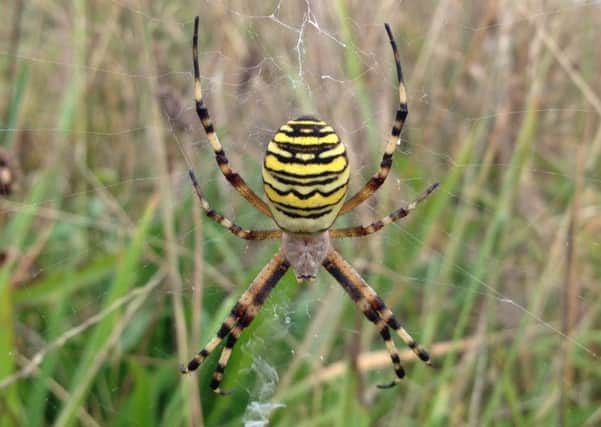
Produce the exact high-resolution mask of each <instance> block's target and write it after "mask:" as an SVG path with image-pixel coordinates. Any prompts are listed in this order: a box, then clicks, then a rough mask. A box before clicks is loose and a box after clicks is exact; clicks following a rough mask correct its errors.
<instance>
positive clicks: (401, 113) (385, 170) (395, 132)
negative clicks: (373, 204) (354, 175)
mask: <svg viewBox="0 0 601 427" xmlns="http://www.w3.org/2000/svg"><path fill="white" fill-rule="evenodd" d="M384 27H385V28H386V34H388V40H389V41H390V46H391V47H392V53H393V54H394V62H395V64H396V74H397V79H398V81H399V108H398V109H397V111H396V115H395V118H394V122H393V124H392V130H391V132H390V137H389V138H388V143H387V144H386V147H385V148H384V155H383V156H382V161H381V162H380V169H379V170H378V172H376V174H375V175H374V176H372V177H371V179H370V180H369V181H368V182H367V184H365V186H364V187H363V188H362V189H361V190H360V191H358V192H357V193H356V194H355V195H354V196H353V197H351V198H350V199H348V200H347V201H346V202H345V203H344V205H342V208H341V209H340V213H339V215H344V214H346V213H348V212H349V211H350V210H352V209H354V208H355V207H356V206H358V205H360V204H361V203H362V202H363V201H364V200H366V199H367V198H368V197H369V196H371V195H372V194H373V193H375V192H376V190H377V189H378V188H380V186H381V185H382V184H383V183H384V181H386V178H387V177H388V174H389V173H390V168H391V167H392V156H393V154H394V150H395V149H396V146H397V144H398V143H399V140H400V137H401V131H402V130H403V125H404V124H405V120H406V119H407V114H409V110H408V108H407V92H406V90H405V81H404V79H403V70H402V68H401V59H400V55H399V51H398V49H397V46H396V42H395V40H394V36H393V35H392V31H391V30H390V26H389V25H388V24H384Z"/></svg>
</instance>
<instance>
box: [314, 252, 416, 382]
mask: <svg viewBox="0 0 601 427" xmlns="http://www.w3.org/2000/svg"><path fill="white" fill-rule="evenodd" d="M323 266H324V268H325V269H326V270H327V271H328V272H329V273H330V274H331V275H332V276H334V278H335V279H336V280H337V281H338V283H340V284H341V285H342V287H343V288H344V290H345V291H346V292H347V293H348V294H349V296H350V297H351V298H352V300H353V301H354V302H355V305H356V306H357V307H358V308H359V310H361V312H362V313H363V314H364V315H365V317H367V319H368V320H369V321H371V322H372V323H373V324H374V325H376V328H377V329H378V332H379V333H380V336H381V337H382V339H383V340H384V344H385V345H386V349H387V350H388V353H389V354H390V359H391V361H392V366H393V368H394V373H395V374H396V378H395V379H394V380H393V381H391V382H390V383H387V384H382V385H378V387H379V388H390V387H393V386H395V385H396V384H398V383H399V382H400V380H402V379H403V378H404V377H405V370H404V369H403V367H402V366H401V358H400V356H399V352H398V350H397V348H396V346H395V345H394V341H392V338H391V336H390V330H389V328H388V323H387V321H386V320H385V319H384V318H383V317H382V316H381V315H380V313H379V312H378V311H377V309H376V307H375V306H374V304H373V302H372V298H370V295H369V294H368V293H366V292H364V289H363V287H362V286H360V285H357V283H356V282H357V281H361V282H362V281H363V279H361V277H360V276H359V274H358V273H357V272H356V271H355V270H354V269H353V268H352V267H351V266H350V265H349V264H348V263H346V262H345V261H344V260H343V259H342V257H341V256H340V255H339V254H338V252H336V251H334V250H332V251H330V253H329V254H328V257H327V258H326V260H325V261H324V263H323ZM363 283H365V282H363ZM366 285H367V284H366Z"/></svg>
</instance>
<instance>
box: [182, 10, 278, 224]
mask: <svg viewBox="0 0 601 427" xmlns="http://www.w3.org/2000/svg"><path fill="white" fill-rule="evenodd" d="M198 21H199V18H198V16H197V17H196V18H195V19H194V36H193V38H192V60H193V62H194V101H195V103H196V114H198V118H199V119H200V123H201V124H202V127H203V128H204V130H205V133H206V134H207V139H208V140H209V143H210V144H211V148H212V149H213V152H214V153H215V160H216V161H217V165H218V166H219V170H221V173H222V174H223V176H225V178H226V179H227V180H228V182H229V183H230V184H231V185H232V186H233V187H234V188H235V189H236V190H237V191H238V193H240V194H241V195H242V196H243V197H244V198H245V199H246V200H248V201H249V202H250V203H251V204H252V205H253V206H254V207H255V208H257V210H258V211H259V212H261V213H262V214H264V215H266V216H268V217H271V211H270V210H269V207H268V206H267V204H266V203H265V202H264V201H263V200H262V199H261V198H260V197H259V196H257V194H256V193H255V192H254V191H253V190H252V189H251V188H250V187H249V186H248V184H246V182H245V181H244V179H243V178H242V177H241V176H240V175H238V173H237V172H235V171H234V170H233V169H232V168H231V167H230V162H229V160H228V158H227V156H226V154H225V151H224V150H223V146H222V145H221V142H219V137H218V136H217V133H216V132H215V125H214V124H213V121H212V120H211V116H210V115H209V110H208V109H207V107H206V106H205V103H204V99H203V97H202V86H201V84H200V67H199V65H198Z"/></svg>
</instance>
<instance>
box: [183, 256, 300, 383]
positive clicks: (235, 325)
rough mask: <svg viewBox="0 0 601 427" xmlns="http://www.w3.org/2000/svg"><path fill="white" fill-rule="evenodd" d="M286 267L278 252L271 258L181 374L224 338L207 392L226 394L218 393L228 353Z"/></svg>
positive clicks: (199, 360) (193, 366) (189, 369)
mask: <svg viewBox="0 0 601 427" xmlns="http://www.w3.org/2000/svg"><path fill="white" fill-rule="evenodd" d="M289 267H290V264H289V263H288V261H286V259H285V257H284V255H283V253H282V251H281V250H280V251H278V252H277V253H276V254H275V255H274V256H273V258H271V260H270V261H269V263H267V265H266V266H265V267H263V269H262V270H261V272H260V273H259V274H258V275H257V277H256V278H255V280H253V282H252V283H251V284H250V286H249V287H248V289H247V290H246V291H245V292H244V293H243V294H242V296H241V297H240V299H239V300H238V302H237V303H236V305H235V306H234V308H233V309H232V311H231V313H230V315H229V316H228V317H227V318H226V319H225V321H224V322H223V323H222V325H221V328H220V329H219V331H218V332H217V335H216V336H215V337H214V338H213V339H212V340H211V341H210V342H209V343H208V344H207V345H206V346H205V347H204V348H203V349H202V350H200V351H199V352H198V353H197V354H196V356H194V358H193V359H192V360H190V362H188V364H187V365H186V366H182V367H181V369H180V371H181V373H182V374H186V373H188V372H191V371H195V370H196V369H198V367H199V366H200V365H201V364H202V362H204V361H205V360H206V358H207V357H208V356H209V354H211V352H213V351H214V350H215V349H216V348H217V346H218V345H219V344H220V343H221V341H223V340H224V339H225V338H226V337H227V340H226V342H225V347H224V348H223V350H222V351H221V356H220V357H219V362H218V363H217V368H216V369H215V372H214V373H213V379H212V380H211V389H213V391H215V393H217V394H221V395H225V394H227V392H224V391H222V390H221V388H220V384H221V380H222V379H223V374H224V372H225V368H226V366H227V363H228V361H229V359H230V356H231V353H232V349H233V348H234V345H235V344H236V341H237V340H238V338H239V337H240V334H241V333H242V331H243V330H244V329H245V328H246V327H247V326H248V325H250V323H251V322H252V320H253V319H254V318H255V316H256V315H257V313H258V312H259V310H260V309H261V306H262V305H263V303H264V302H265V300H266V299H267V297H268V296H269V294H270V293H271V291H272V290H273V288H275V285H276V284H277V283H278V282H279V280H280V279H281V278H282V276H283V275H284V273H286V271H287V270H288V268H289Z"/></svg>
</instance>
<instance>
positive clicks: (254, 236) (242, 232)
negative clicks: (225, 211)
mask: <svg viewBox="0 0 601 427" xmlns="http://www.w3.org/2000/svg"><path fill="white" fill-rule="evenodd" d="M188 174H189V175H190V179H191V180H192V185H193V186H194V191H195V192H196V196H198V200H199V201H200V205H201V206H202V209H203V210H204V211H205V213H206V214H207V216H208V217H209V218H211V219H212V220H213V221H215V222H216V223H217V224H219V225H221V226H223V227H224V228H226V229H227V230H228V231H229V232H230V233H232V234H234V235H235V236H238V237H240V238H241V239H245V240H268V239H279V238H280V237H282V232H281V230H246V229H243V228H242V227H240V226H239V225H238V224H235V223H234V222H232V221H231V220H229V219H228V218H226V217H224V216H223V215H221V214H220V213H218V212H216V211H214V210H213V208H211V206H210V205H209V202H208V201H207V199H205V197H204V196H203V194H202V190H201V189H200V185H199V184H198V180H197V179H196V175H194V172H192V171H191V170H189V171H188Z"/></svg>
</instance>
